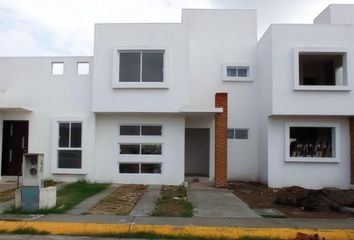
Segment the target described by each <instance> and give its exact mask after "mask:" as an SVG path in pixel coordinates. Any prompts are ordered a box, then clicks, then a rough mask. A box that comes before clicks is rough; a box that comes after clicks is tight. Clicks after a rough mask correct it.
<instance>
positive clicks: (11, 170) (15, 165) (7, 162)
mask: <svg viewBox="0 0 354 240" xmlns="http://www.w3.org/2000/svg"><path fill="white" fill-rule="evenodd" d="M27 149H28V121H4V126H3V133H2V161H1V175H2V176H17V175H19V174H21V163H22V156H23V153H26V152H27Z"/></svg>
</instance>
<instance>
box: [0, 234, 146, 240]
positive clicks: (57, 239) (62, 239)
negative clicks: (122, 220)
mask: <svg viewBox="0 0 354 240" xmlns="http://www.w3.org/2000/svg"><path fill="white" fill-rule="evenodd" d="M0 239H4V240H117V238H98V237H70V236H58V235H45V236H34V235H11V234H10V235H9V234H5V235H0ZM119 239H121V240H137V239H133V238H129V239H128V238H119ZM139 240H144V239H141V238H140V239H139Z"/></svg>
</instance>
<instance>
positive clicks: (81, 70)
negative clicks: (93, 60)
mask: <svg viewBox="0 0 354 240" xmlns="http://www.w3.org/2000/svg"><path fill="white" fill-rule="evenodd" d="M89 74H90V63H89V62H78V63H77V75H89Z"/></svg>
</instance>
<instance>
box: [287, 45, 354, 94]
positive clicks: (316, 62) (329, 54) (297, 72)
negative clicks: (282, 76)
mask: <svg viewBox="0 0 354 240" xmlns="http://www.w3.org/2000/svg"><path fill="white" fill-rule="evenodd" d="M348 52H349V49H347V48H317V47H310V48H294V51H293V64H294V71H293V72H294V90H295V91H350V90H351V86H350V84H349V78H348V62H347V59H348V56H347V53H348Z"/></svg>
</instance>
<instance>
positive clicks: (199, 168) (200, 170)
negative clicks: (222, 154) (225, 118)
mask: <svg viewBox="0 0 354 240" xmlns="http://www.w3.org/2000/svg"><path fill="white" fill-rule="evenodd" d="M209 137H210V132H209V129H208V128H186V132H185V175H186V176H199V177H209V159H210V158H209V145H210V143H209Z"/></svg>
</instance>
